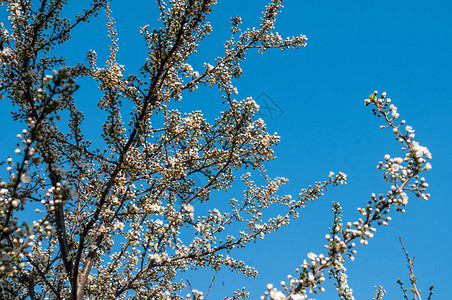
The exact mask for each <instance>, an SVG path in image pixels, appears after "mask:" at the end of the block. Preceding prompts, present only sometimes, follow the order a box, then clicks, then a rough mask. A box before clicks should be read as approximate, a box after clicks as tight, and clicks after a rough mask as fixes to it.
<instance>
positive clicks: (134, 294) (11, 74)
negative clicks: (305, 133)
mask: <svg viewBox="0 0 452 300" xmlns="http://www.w3.org/2000/svg"><path fill="white" fill-rule="evenodd" d="M3 3H4V4H6V5H7V9H8V12H9V15H10V17H9V25H8V26H7V25H4V24H1V28H0V34H1V40H0V48H1V49H0V50H1V55H0V64H1V68H0V76H1V82H0V90H1V92H2V93H1V97H2V98H3V101H5V100H6V99H8V100H9V101H11V102H12V104H13V105H14V107H15V110H14V111H13V112H12V113H13V116H14V120H16V121H17V122H21V124H23V126H24V129H23V130H22V132H20V133H18V134H17V138H18V139H19V141H20V142H19V143H18V147H17V149H15V151H14V152H15V153H14V154H13V153H11V156H10V157H8V158H7V160H6V161H5V164H6V165H7V167H6V170H7V172H8V173H9V178H8V179H5V178H4V179H3V181H1V190H0V197H1V198H0V199H1V202H0V208H1V210H0V229H1V230H0V295H1V298H2V299H22V298H29V299H44V298H46V299H74V300H75V299H83V298H86V297H88V298H89V299H128V298H134V299H183V298H185V299H202V297H203V295H202V293H201V292H199V291H197V290H195V289H193V288H191V287H190V292H189V294H188V295H187V296H179V294H180V293H181V292H182V290H183V289H184V288H186V283H185V281H183V280H181V277H180V276H179V274H180V273H181V272H184V271H187V270H191V269H195V268H199V267H201V268H204V267H209V268H212V269H213V270H220V269H221V268H223V267H227V268H229V269H231V270H234V271H238V272H241V273H243V274H244V275H245V276H255V275H256V270H255V269H254V268H252V267H251V266H248V265H246V264H245V263H244V262H242V261H239V260H236V259H234V258H233V257H230V256H229V255H228V253H229V252H230V251H231V250H233V249H236V248H241V247H246V246H247V245H248V244H249V243H250V242H254V241H256V240H257V239H262V238H265V236H266V235H268V234H270V233H271V232H275V231H277V230H278V229H279V228H280V227H281V226H285V225H287V224H288V223H289V221H290V220H291V219H294V218H297V217H298V216H299V212H300V210H302V209H303V208H304V207H305V205H306V204H307V203H308V202H310V201H313V200H315V199H316V198H318V197H320V196H322V195H323V193H324V191H325V190H326V189H327V188H328V187H329V186H336V185H340V184H345V181H346V175H345V174H343V173H339V174H334V173H330V174H329V176H328V178H327V179H326V180H325V181H322V182H317V183H315V184H314V185H313V186H309V187H308V188H306V189H302V190H301V192H300V194H299V195H298V197H297V198H296V199H294V198H292V197H291V196H288V195H285V196H279V195H278V188H279V187H280V186H282V185H283V184H285V183H286V182H287V180H286V179H285V178H274V179H271V178H269V177H268V176H267V174H266V173H265V171H264V170H265V169H264V163H266V162H268V161H270V160H272V159H273V158H274V152H273V150H272V147H273V146H274V145H276V144H277V143H278V141H279V137H278V136H277V135H276V134H270V133H268V132H267V131H266V127H265V123H264V121H263V120H262V119H259V118H256V117H255V114H256V112H257V111H258V109H259V107H258V105H257V104H256V102H255V101H253V100H252V99H251V98H246V99H242V100H237V99H235V96H236V95H237V89H236V88H235V87H234V85H233V80H234V79H237V78H239V77H240V76H241V74H242V69H241V67H240V65H241V63H242V61H243V60H244V59H245V57H246V55H247V53H248V51H250V50H253V49H256V50H257V51H258V52H259V53H263V52H264V51H266V50H268V49H271V48H277V49H280V50H286V49H292V48H293V49H298V48H300V47H304V46H305V45H306V41H307V38H306V37H305V36H303V35H300V36H298V37H292V38H283V37H281V36H280V35H279V34H278V33H277V32H275V31H274V24H275V19H276V16H277V14H278V13H279V12H280V10H281V8H282V1H281V0H271V1H270V3H269V4H268V5H267V6H266V8H265V10H264V12H263V13H262V17H261V22H260V24H259V25H258V26H257V27H255V28H253V29H243V28H242V27H241V19H240V17H238V16H236V17H234V18H232V19H231V38H230V39H229V40H227V41H226V43H225V45H224V46H225V52H224V53H223V55H222V56H219V57H218V58H217V59H215V61H213V62H210V63H205V65H204V69H202V70H199V71H196V70H194V69H193V67H192V66H191V65H190V64H188V63H187V61H188V59H189V58H190V56H191V55H192V54H194V53H195V52H196V49H197V47H198V43H199V42H201V41H202V40H203V39H204V38H205V37H206V36H208V35H209V33H210V32H211V31H212V27H211V25H210V24H209V22H208V21H207V17H208V15H209V13H210V12H211V10H212V7H213V6H214V5H215V3H216V1H214V0H171V1H169V3H165V2H163V1H160V0H158V1H157V5H158V8H159V9H160V19H159V22H160V24H161V27H160V28H158V29H157V28H150V27H149V26H144V27H142V28H141V34H142V36H143V38H144V40H145V41H146V45H147V50H148V58H147V59H146V60H145V61H144V62H143V65H142V67H141V68H140V73H139V74H130V75H127V76H126V75H123V73H124V72H125V67H124V66H122V65H120V64H119V63H118V62H117V60H116V53H117V51H118V45H117V33H116V29H115V23H114V21H113V18H112V15H111V11H110V8H109V5H108V1H106V0H93V1H92V3H91V5H90V6H89V7H88V8H87V9H85V10H83V11H82V12H81V13H80V14H78V15H76V16H75V17H74V18H72V19H68V18H65V17H63V15H64V14H63V12H64V11H65V7H66V1H63V0H39V1H31V0H28V1H26V0H5V1H2V4H3ZM100 10H105V11H106V15H107V20H108V21H107V26H108V29H109V32H110V35H109V37H110V40H111V45H110V56H109V58H108V60H107V62H106V65H105V66H104V67H98V66H97V61H96V53H95V52H94V51H91V52H89V53H87V63H83V62H80V63H78V64H77V65H75V66H68V65H67V64H66V61H65V58H61V57H57V56H55V54H54V53H53V51H54V47H57V46H58V45H59V44H62V43H65V42H66V41H67V40H69V39H70V35H71V32H73V30H76V29H77V26H78V25H79V24H81V23H84V22H88V21H89V20H90V19H91V18H94V17H96V16H97V14H98V12H99V11H100ZM83 76H85V77H89V78H91V79H92V80H93V81H96V82H98V84H99V85H98V88H99V90H101V91H102V93H103V96H102V98H101V99H99V101H98V107H99V109H100V110H102V111H103V112H104V113H105V114H106V115H107V117H106V119H105V121H104V122H103V124H102V138H103V142H102V143H101V144H99V145H95V144H94V143H93V142H91V141H89V140H87V139H86V138H85V136H84V130H85V128H84V127H83V119H84V115H83V113H82V112H81V111H80V110H79V109H78V108H77V102H78V101H81V100H77V99H76V98H75V96H76V93H75V92H76V90H77V88H78V85H77V84H76V82H77V79H78V78H80V77H83ZM202 86H207V87H210V88H216V89H218V90H219V91H220V92H221V93H222V104H223V106H224V111H222V112H221V113H219V114H218V117H217V118H216V119H215V120H214V121H212V122H208V121H207V120H206V119H205V118H204V117H203V114H202V113H201V112H200V111H194V112H191V113H188V114H183V113H181V112H179V111H178V110H176V109H174V108H173V107H172V105H173V104H174V102H175V101H181V100H182V96H183V94H184V93H188V92H192V93H194V92H195V91H196V90H197V89H198V88H199V87H202ZM390 102H391V100H390V99H388V98H387V97H386V94H385V93H383V94H381V96H377V92H374V93H373V94H371V95H370V96H369V97H368V98H367V99H366V101H365V105H369V106H371V107H372V111H373V113H374V114H375V115H377V116H378V117H381V118H382V119H383V120H384V122H383V124H384V125H382V127H383V128H384V127H389V128H390V129H392V131H393V132H394V134H395V138H396V140H397V141H399V142H400V143H401V144H402V151H403V153H404V154H403V155H401V156H400V157H394V158H392V157H391V156H390V155H385V157H384V161H383V162H380V164H379V168H380V169H381V170H382V171H383V177H384V180H385V181H387V182H388V184H389V187H388V191H387V192H385V193H382V194H379V195H375V194H372V196H371V198H370V200H369V201H368V202H367V204H366V205H365V206H364V207H363V208H360V209H359V212H360V214H361V217H360V218H358V219H357V220H356V221H354V222H348V223H347V224H345V225H344V224H343V222H342V217H341V207H340V205H339V204H338V203H334V206H333V211H334V215H335V219H334V220H335V221H334V224H333V226H332V228H331V229H330V234H328V235H327V236H326V239H327V243H326V245H325V248H326V251H327V252H326V253H324V254H319V255H317V254H314V253H309V254H308V259H307V260H305V261H304V263H303V264H302V266H301V268H300V269H297V270H296V274H295V275H294V276H291V275H289V276H288V278H289V279H290V283H289V284H285V283H282V287H281V288H279V289H278V288H276V287H273V286H271V285H269V286H268V287H267V289H268V290H267V292H265V295H264V296H262V298H263V299H270V298H271V299H293V300H295V299H306V298H307V296H308V294H309V293H315V292H318V291H323V287H321V283H322V282H323V281H324V280H325V278H324V275H323V274H324V272H327V273H328V274H329V275H330V276H331V277H333V278H335V279H336V281H337V283H336V285H337V290H338V294H339V296H340V298H341V299H353V296H352V293H351V290H350V289H349V288H348V285H347V276H346V275H345V267H344V262H345V259H347V258H349V259H351V260H353V257H354V255H355V253H356V250H355V243H356V242H360V243H362V244H367V243H368V240H369V239H370V238H372V236H373V234H374V232H375V231H376V229H375V228H376V225H387V224H388V222H389V221H390V219H391V217H390V216H389V212H390V210H391V209H392V210H396V211H399V212H404V210H405V206H406V205H407V201H408V193H412V194H414V195H416V196H417V197H421V198H422V199H424V200H426V199H428V197H429V194H428V193H425V189H426V187H427V186H428V185H427V183H426V182H425V179H424V178H423V177H420V175H419V174H420V173H421V172H422V171H424V170H429V169H430V168H431V165H430V163H429V162H428V160H429V159H430V158H431V154H430V153H429V151H428V149H427V148H425V147H423V146H421V145H420V144H419V143H418V142H416V141H415V140H414V133H413V132H414V130H413V129H412V127H411V126H406V125H404V124H405V121H398V120H399V113H398V111H397V107H395V106H394V105H393V104H390ZM124 113H126V114H124ZM124 115H126V117H124ZM402 125H404V126H402ZM100 149H101V150H100ZM246 169H247V171H248V172H245V170H246ZM252 174H254V176H255V177H256V175H257V180H260V181H262V182H263V184H258V183H257V182H256V181H255V180H256V179H252ZM238 175H241V177H240V178H241V181H242V182H243V184H244V185H245V186H246V189H245V191H244V193H243V197H241V198H239V199H236V198H231V199H230V201H229V208H221V210H222V211H220V209H219V208H215V206H212V204H211V202H209V200H210V198H211V196H212V193H213V192H214V191H219V190H227V189H228V188H229V187H231V185H232V183H233V182H234V181H235V179H236V177H237V176H238ZM193 176H197V177H199V178H205V181H204V182H205V184H201V183H199V182H197V181H195V180H193ZM253 178H254V177H253ZM259 178H260V179H259ZM275 206H280V207H281V206H282V207H284V208H285V209H286V213H285V214H283V215H276V216H272V215H271V214H272V210H269V209H270V208H273V207H275ZM199 208H203V209H204V210H205V208H208V209H209V208H210V210H209V211H208V212H207V213H205V214H202V213H200V210H199ZM24 221H25V222H24ZM383 294H384V293H383V292H382V289H380V290H378V291H377V293H376V295H377V297H378V299H381V297H382V295H383ZM246 295H247V292H246V291H245V290H239V291H237V292H236V293H235V294H234V295H231V296H230V297H228V298H227V299H242V298H244V297H246Z"/></svg>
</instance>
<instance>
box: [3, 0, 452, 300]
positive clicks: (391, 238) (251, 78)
mask: <svg viewBox="0 0 452 300" xmlns="http://www.w3.org/2000/svg"><path fill="white" fill-rule="evenodd" d="M266 3H267V0H255V1H243V0H241V1H237V0H228V1H219V4H218V5H217V6H216V7H215V8H214V12H213V13H212V14H211V16H210V21H211V23H212V25H213V29H214V32H213V34H212V36H211V37H210V38H208V40H206V41H205V43H204V44H203V45H202V46H201V47H200V51H199V54H198V55H197V57H194V58H193V65H194V66H199V67H200V66H202V63H203V62H204V61H206V62H209V61H212V60H213V58H215V57H217V56H221V55H222V54H223V47H222V43H223V41H224V40H226V38H227V37H228V30H229V29H228V28H229V27H228V24H229V18H230V17H232V16H234V15H235V14H238V15H240V16H242V19H243V21H244V25H245V26H251V27H252V26H257V25H258V21H259V16H260V11H262V9H263V8H264V6H265V4H266ZM71 5H72V3H71ZM79 5H81V4H79ZM155 7H156V5H155V4H154V3H153V1H143V0H140V1H135V3H134V4H133V5H131V4H130V3H126V2H125V1H113V3H112V9H113V16H114V18H115V19H116V21H117V29H118V33H119V47H120V52H119V55H118V60H119V63H120V64H124V65H126V71H127V73H128V72H134V71H135V70H137V69H138V68H139V66H140V65H141V63H142V61H143V58H144V57H145V54H146V48H145V45H144V42H143V41H142V39H141V37H140V35H139V27H140V26H143V25H146V24H150V25H151V27H152V26H155V24H156V23H155V20H156V19H157V12H156V10H155ZM451 11H452V4H451V2H450V1H446V0H437V1H435V0H432V1H417V0H411V1H405V0H398V1H387V0H381V1H367V0H360V1H358V0H353V1H352V0H343V1H333V0H328V1H324V0H311V1H308V0H306V1H298V0H286V1H285V9H284V10H283V12H282V13H281V14H280V16H279V17H278V18H277V20H278V21H277V24H276V25H277V26H276V31H278V32H279V33H280V34H281V35H282V36H293V35H298V34H300V33H302V34H305V35H306V36H307V37H308V38H309V40H308V45H307V47H306V48H304V49H300V50H295V51H286V52H280V51H267V52H266V53H264V55H259V54H257V53H250V54H249V56H248V58H247V60H246V61H245V62H244V64H243V69H244V76H243V77H242V78H241V79H240V81H237V82H235V83H236V85H237V87H238V89H239V95H238V97H239V98H246V97H248V96H252V97H254V98H255V99H256V98H257V101H258V104H260V105H261V106H262V107H264V106H265V101H267V104H269V105H270V106H271V107H272V108H274V109H276V110H275V111H274V112H276V113H275V114H274V115H273V116H269V111H268V110H267V111H266V110H265V109H264V110H263V111H262V117H263V118H264V119H265V121H266V123H267V124H268V129H269V131H276V132H278V134H279V135H280V136H281V143H280V145H278V146H277V147H276V154H277V156H278V158H277V160H276V161H273V162H272V163H269V164H268V165H267V166H266V167H267V169H268V172H269V174H270V175H271V176H284V177H287V178H289V179H290V182H289V184H288V185H287V186H286V187H285V188H284V190H283V192H284V193H287V194H293V195H298V193H299V191H300V189H301V188H302V187H305V186H307V185H309V184H311V183H313V182H314V181H317V180H324V179H325V178H326V177H327V176H328V173H329V171H335V172H337V171H343V172H345V173H347V175H348V185H347V186H341V187H337V188H334V189H331V190H330V191H329V192H328V193H327V195H326V196H325V197H323V198H320V199H319V200H317V201H316V202H315V203H311V204H309V205H308V207H307V208H306V209H305V210H304V211H303V212H302V215H301V218H300V219H298V220H297V221H295V222H293V223H292V224H291V225H290V226H289V227H287V228H283V229H282V230H280V232H278V234H276V235H274V236H270V237H269V238H267V239H266V240H264V241H259V242H258V243H257V244H255V245H252V246H251V247H249V248H247V249H244V250H243V251H240V252H236V253H235V256H236V257H240V258H242V259H243V260H245V261H246V262H248V263H250V264H252V265H253V266H255V267H256V268H257V269H258V271H259V275H258V278H257V279H251V280H249V279H245V278H244V277H242V276H239V275H237V274H231V273H228V272H223V271H222V272H221V273H220V274H219V275H218V276H217V280H216V283H215V284H214V286H213V287H212V292H211V296H210V297H209V298H211V299H218V298H220V297H222V296H226V295H228V294H230V293H232V291H233V290H235V289H237V288H241V287H242V286H246V287H247V288H248V289H249V291H250V292H251V293H252V294H251V299H256V298H258V296H260V295H261V294H262V293H263V292H264V291H265V286H266V284H267V283H269V282H272V283H274V284H275V285H276V284H278V283H279V282H280V281H281V280H286V276H287V274H294V273H295V272H294V269H295V268H296V267H298V266H299V265H300V263H301V262H302V260H303V259H304V258H305V257H306V254H307V253H308V252H310V251H314V252H316V253H320V252H322V247H323V244H324V235H325V234H326V233H328V227H329V226H331V222H332V212H331V204H332V202H333V201H339V202H340V203H341V205H342V206H343V208H344V221H348V220H355V219H356V218H358V217H359V216H358V213H357V212H356V207H358V206H364V205H365V202H366V201H367V200H368V199H369V196H370V194H371V193H372V192H375V193H380V192H385V191H386V190H387V186H386V185H385V184H384V183H383V181H382V176H381V173H380V171H379V170H377V169H376V168H375V166H376V165H377V163H378V162H379V161H380V160H382V159H383V156H384V154H386V153H390V154H397V153H399V152H398V151H399V146H398V144H397V143H396V141H395V140H394V139H393V135H392V133H391V132H390V131H388V130H380V129H379V125H380V124H381V123H380V122H381V121H380V120H378V119H377V118H376V117H374V116H372V113H371V111H370V109H369V108H368V107H367V108H366V107H364V105H363V103H364V99H365V98H366V96H367V95H368V94H370V93H372V92H373V91H374V90H378V91H379V92H382V91H386V92H387V93H388V96H389V97H390V98H391V99H392V100H393V103H394V104H395V105H396V106H397V107H398V108H399V112H400V114H401V117H402V118H403V119H405V120H407V123H408V124H409V125H412V126H413V127H414V129H415V130H416V137H417V138H416V140H418V141H419V142H420V143H421V144H422V145H424V146H427V147H428V148H429V149H430V151H431V152H432V154H433V160H432V164H433V169H432V171H430V172H429V173H428V174H426V178H427V182H428V183H429V184H430V193H431V194H432V197H431V198H430V200H429V201H427V202H425V201H422V200H420V199H417V198H410V201H409V205H408V208H407V213H405V214H395V213H393V214H392V217H393V221H392V222H391V223H390V225H389V226H388V227H385V228H378V231H377V232H376V234H375V238H374V239H372V240H371V241H370V243H369V245H368V246H366V247H363V246H361V247H358V255H357V257H356V260H355V262H353V263H352V262H348V263H347V265H346V266H347V268H348V270H349V271H348V275H349V284H350V286H351V287H352V288H353V289H354V290H355V298H356V299H372V296H373V291H374V288H373V287H374V286H375V285H383V286H384V287H385V288H386V290H387V291H388V295H386V297H385V298H384V299H401V296H402V294H401V291H400V289H399V288H398V286H397V283H396V281H397V279H398V278H399V277H400V278H402V280H403V281H404V282H406V283H408V272H407V269H406V262H405V260H404V255H403V252H402V250H401V248H400V245H399V242H398V238H399V236H401V237H402V238H403V240H404V242H405V246H406V247H407V250H408V251H409V253H410V255H412V256H415V257H416V260H415V263H416V265H415V274H416V276H417V279H418V282H419V283H420V287H421V288H422V289H423V290H424V292H427V288H428V287H429V286H430V285H431V284H434V285H435V290H434V291H435V295H434V297H433V299H446V298H447V295H448V294H449V291H448V289H449V288H450V275H449V269H450V267H451V262H450V258H449V257H448V254H449V253H450V248H451V246H452V243H451V238H452V235H451V229H452V228H451V225H450V222H449V218H450V211H452V205H451V201H450V193H449V189H450V179H449V176H450V175H449V172H450V168H451V167H452V165H451V155H450V152H451V151H450V149H451V148H452V141H451V134H450V130H451V125H450V121H451V118H450V111H451V110H452V104H451V103H452V102H451V100H452V96H451V95H452V93H451V92H450V88H451V83H452V75H451V71H450V70H451V69H452V50H451V49H452V24H451V22H452V19H451V18H450V12H451ZM102 17H103V15H101V16H100V17H99V19H98V20H97V21H95V22H93V23H92V24H90V25H87V26H85V25H84V27H81V28H80V29H81V30H79V31H78V32H76V33H75V34H74V36H73V40H72V41H71V42H70V44H69V45H68V47H65V48H63V49H61V51H62V52H63V50H64V53H65V55H67V56H68V57H69V62H71V61H77V60H79V59H80V58H82V57H84V53H86V51H88V50H89V49H94V50H96V52H97V53H98V54H99V62H102V61H104V60H105V59H106V56H107V54H106V53H105V54H103V53H102V52H103V51H105V50H106V49H107V42H108V39H107V37H106V34H107V32H106V27H105V25H104V24H105V21H104V19H102ZM88 28H90V30H89V31H88V30H87V29H88ZM74 46H76V47H74ZM199 69H201V68H199ZM85 86H86V87H85ZM85 86H84V85H83V82H82V87H81V89H80V91H79V93H80V94H79V95H80V99H79V101H80V104H81V105H82V106H86V107H87V109H88V111H86V110H85V111H84V112H85V113H86V114H87V127H89V126H91V125H95V124H99V123H98V120H97V118H96V115H95V112H94V110H93V111H90V110H89V107H90V105H89V103H88V102H90V103H93V102H94V101H96V100H95V95H96V94H95V93H93V92H92V90H90V89H89V84H87V83H86V85H85ZM263 92H265V94H266V95H267V96H268V98H265V97H259V95H262V93H263ZM214 95H216V94H215V93H212V92H211V91H208V90H200V91H199V93H198V94H196V96H190V97H188V99H192V100H195V101H192V102H191V103H189V104H181V105H182V106H181V107H182V109H202V110H203V111H205V112H206V114H207V115H215V114H216V113H217V108H218V105H216V104H215V102H216V101H217V100H215V99H213V97H214ZM218 102H220V99H218ZM184 105H186V106H184ZM264 115H267V116H266V117H265V116H264ZM1 117H2V122H4V123H5V122H7V120H8V118H9V117H8V115H7V113H6V112H5V110H2V112H1ZM10 128H11V129H13V128H14V127H10ZM15 134H16V131H14V130H10V131H9V132H5V133H2V135H3V136H2V137H3V139H4V140H6V141H9V138H10V137H13V136H15ZM14 143H15V141H14V140H11V142H10V144H11V145H12V146H11V148H12V147H14V146H13V145H14ZM1 153H2V155H3V156H5V155H9V154H8V153H10V152H9V150H8V148H7V147H4V148H3V147H2V148H1ZM232 192H236V194H235V195H230V196H231V197H233V196H238V195H240V191H238V190H233V191H232ZM232 192H231V193H232ZM233 254H234V253H233ZM209 276H210V275H209V274H204V273H202V274H200V275H199V276H198V277H197V279H193V280H191V281H192V284H193V285H196V288H198V289H200V290H206V289H207V288H208V286H209V283H210V277H209ZM326 287H327V292H326V293H325V294H323V295H318V296H316V299H335V297H336V296H335V290H334V287H332V286H331V285H330V284H326ZM227 293H228V294H227ZM425 295H426V293H425ZM336 298H337V297H336Z"/></svg>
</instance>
